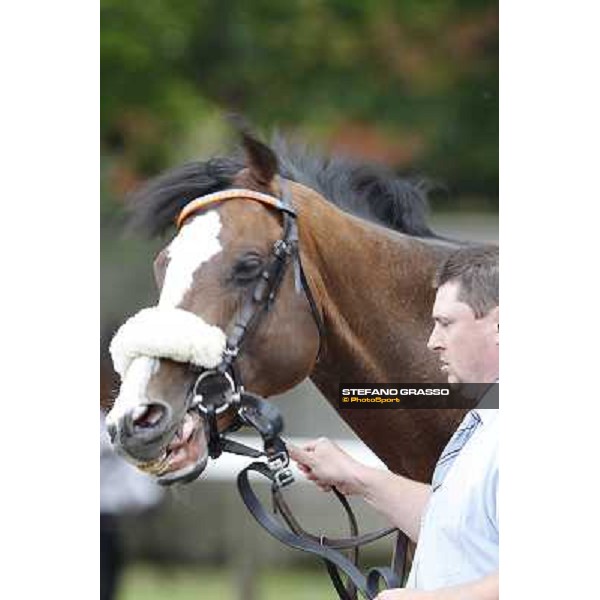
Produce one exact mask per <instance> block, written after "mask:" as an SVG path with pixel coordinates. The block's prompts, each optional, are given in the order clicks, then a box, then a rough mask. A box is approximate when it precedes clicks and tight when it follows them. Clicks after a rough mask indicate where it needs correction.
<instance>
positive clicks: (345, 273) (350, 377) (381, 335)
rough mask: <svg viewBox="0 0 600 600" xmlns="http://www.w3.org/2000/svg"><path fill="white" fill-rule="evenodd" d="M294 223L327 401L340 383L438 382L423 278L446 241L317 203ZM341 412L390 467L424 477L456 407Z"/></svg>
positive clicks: (315, 375) (317, 373) (317, 378)
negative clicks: (320, 327) (319, 317)
mask: <svg viewBox="0 0 600 600" xmlns="http://www.w3.org/2000/svg"><path fill="white" fill-rule="evenodd" d="M299 225H300V231H301V235H302V240H301V247H302V248H303V249H304V251H303V261H304V266H305V270H306V272H307V277H308V279H309V281H310V285H311V288H312V289H313V292H314V293H315V295H316V297H317V298H318V301H319V303H320V306H321V308H322V310H323V318H324V322H325V328H326V336H325V339H324V340H323V352H322V356H321V358H320V360H319V363H318V364H317V365H316V367H315V369H314V370H313V372H312V373H311V379H312V380H313V381H314V383H315V384H316V385H317V387H318V388H319V389H320V390H321V392H322V393H323V394H324V395H325V397H326V398H327V399H328V400H329V402H330V403H331V404H332V405H333V406H334V408H335V409H336V410H338V409H339V405H338V402H339V400H338V395H339V393H338V387H339V385H340V383H342V382H348V383H350V382H354V383H358V382H365V383H390V382H398V383H402V382H405V383H419V382H436V381H440V382H441V381H445V379H444V378H443V376H442V373H441V372H440V369H439V364H438V363H437V361H436V360H435V357H434V356H433V355H432V354H431V353H430V352H429V351H428V350H427V347H426V343H427V338H428V336H429V333H430V330H431V326H432V322H431V306H432V303H433V298H434V291H433V289H432V286H431V282H432V277H433V274H434V271H435V268H436V266H437V264H438V262H439V260H440V259H441V257H442V256H443V255H445V254H447V253H448V252H449V251H450V250H451V247H450V246H449V245H444V244H443V243H439V244H438V243H435V242H434V241H431V242H428V241H425V240H419V239H414V238H411V237H409V236H404V235H401V234H397V233H395V232H392V231H389V230H387V229H385V228H383V227H379V226H376V225H373V224H371V223H368V222H366V221H363V220H361V219H358V218H355V217H352V216H349V215H346V214H344V213H342V212H341V211H339V209H337V208H335V207H333V206H331V205H329V204H327V203H324V202H323V203H320V202H315V201H312V204H311V207H310V210H306V211H301V212H300V223H299ZM303 225H304V226H303ZM442 412H445V413H446V414H441V413H442ZM463 412H464V411H463ZM340 414H341V416H342V417H343V418H344V420H345V421H346V422H347V423H348V424H349V425H350V426H351V427H352V429H354V431H355V432H356V433H357V435H358V436H359V437H360V438H361V439H362V440H363V441H364V442H365V443H367V444H368V445H369V446H370V447H371V449H372V450H373V451H374V452H375V453H376V454H377V455H378V456H379V457H380V458H381V459H382V460H383V461H384V462H386V464H387V465H388V466H389V467H390V468H391V469H393V470H395V471H400V472H404V473H406V474H408V475H410V476H412V477H415V478H419V479H426V478H427V477H428V475H429V473H430V472H431V469H432V467H433V465H434V464H435V460H436V458H437V457H438V456H439V452H440V450H441V448H442V447H443V444H444V443H445V441H446V440H447V438H448V437H449V436H450V434H451V432H452V431H453V429H454V427H455V425H456V422H457V420H458V419H459V418H460V416H461V414H462V413H458V414H454V415H453V414H451V412H450V411H427V410H422V409H421V410H416V411H409V410H376V409H374V410H348V409H347V410H344V411H341V412H340Z"/></svg>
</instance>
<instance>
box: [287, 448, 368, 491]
mask: <svg viewBox="0 0 600 600" xmlns="http://www.w3.org/2000/svg"><path fill="white" fill-rule="evenodd" d="M287 448H288V451H289V453H290V457H291V458H292V459H294V460H295V461H296V462H297V463H298V467H299V469H300V470H301V471H302V472H303V473H304V474H305V475H306V477H307V479H309V480H310V481H313V482H314V483H316V484H317V485H318V486H319V487H320V488H321V489H322V490H324V491H326V492H328V491H330V490H331V488H332V487H336V488H337V489H338V490H339V491H340V492H341V493H342V494H346V495H351V494H362V493H363V491H364V490H363V483H362V474H363V472H364V470H365V469H368V467H366V466H365V465H363V464H361V463H359V462H358V461H357V460H354V459H353V458H352V457H351V456H350V455H349V454H347V453H346V452H344V450H342V449H341V448H340V447H339V446H338V445H337V444H335V443H333V442H332V441H331V440H328V439H327V438H319V439H318V440H315V441H313V442H308V443H307V444H305V445H304V446H303V447H302V448H299V447H298V446H294V445H292V444H289V443H288V444H287Z"/></svg>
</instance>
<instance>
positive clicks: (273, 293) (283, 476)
mask: <svg viewBox="0 0 600 600" xmlns="http://www.w3.org/2000/svg"><path fill="white" fill-rule="evenodd" d="M279 182H280V189H281V199H279V198H276V197H274V196H271V195H269V194H264V193H262V192H257V191H254V190H248V189H227V190H223V191H220V192H215V193H213V194H208V195H206V196H202V197H200V198H197V199H195V200H192V201H191V202H190V203H188V204H187V205H186V206H185V207H184V208H183V210H182V211H181V213H180V214H179V217H178V218H177V222H176V223H177V227H178V228H180V227H182V226H183V224H184V222H185V221H186V220H187V219H188V218H189V217H191V216H192V215H195V214H197V213H198V212H199V211H202V210H205V209H206V208H209V207H211V206H213V205H215V204H216V203H219V202H224V201H226V200H230V199H247V200H252V201H256V202H260V203H262V204H263V205H265V206H267V207H269V208H271V209H274V210H277V211H278V212H279V213H280V214H281V215H282V217H283V235H282V237H281V238H280V239H279V240H277V241H276V242H275V243H274V244H273V247H272V250H271V255H270V260H269V262H268V263H267V265H266V266H265V268H264V269H263V271H262V273H261V275H260V278H259V280H258V282H257V283H256V285H255V286H254V288H252V289H251V290H249V291H248V293H247V295H246V297H245V299H244V302H243V304H242V306H241V309H240V310H239V311H238V313H237V314H236V316H235V320H234V323H233V326H232V327H230V328H229V331H230V333H229V335H228V337H227V342H226V348H225V351H224V354H223V359H222V360H221V363H220V364H219V365H218V366H217V367H216V368H215V369H211V370H202V371H201V372H200V373H199V374H198V376H197V378H196V380H195V383H194V385H193V387H192V389H191V392H190V394H189V397H188V401H187V406H188V410H198V411H199V412H200V414H201V415H202V417H203V420H204V423H205V428H206V435H207V438H208V452H209V455H210V457H211V458H213V459H214V458H217V457H219V456H220V455H221V453H223V452H230V453H234V454H242V455H245V456H250V457H252V458H259V457H266V459H267V461H266V463H264V462H253V463H251V464H250V465H249V466H247V467H246V468H245V469H243V470H242V471H241V472H240V473H239V475H238V489H239V491H240V494H241V496H242V500H243V501H244V503H245V505H246V506H247V508H248V509H249V510H250V512H251V513H252V515H253V516H254V518H255V519H256V520H257V521H258V523H259V524H260V525H261V526H262V527H263V528H264V529H266V530H267V531H268V532H269V533H270V534H271V535H273V536H274V537H275V538H277V539H278V540H280V541H281V542H282V543H284V544H286V545H288V546H290V547H292V548H296V549H299V550H304V551H305V552H309V553H311V554H315V555H317V556H319V557H320V558H322V559H323V560H324V561H325V564H326V567H327V570H328V572H329V575H330V577H331V579H332V582H333V584H334V587H335V589H336V591H337V592H338V595H339V597H340V598H341V599H342V600H352V599H354V598H356V593H357V591H359V592H360V593H362V594H363V595H364V596H365V597H366V598H368V599H372V598H375V596H376V595H377V593H378V583H379V579H383V580H384V581H385V583H386V585H387V586H388V587H400V586H401V583H402V576H403V569H404V562H405V556H406V544H407V540H406V537H405V536H404V535H403V534H402V533H401V532H399V531H398V530H397V529H396V528H394V527H390V528H386V529H383V530H380V531H376V532H373V533H370V534H366V535H362V536H359V535H358V527H357V523H356V519H355V518H354V514H353V513H352V509H351V508H350V505H349V504H348V501H347V499H346V498H345V496H344V495H343V494H341V493H340V492H338V490H336V489H335V488H334V492H335V494H336V496H337V497H338V499H339V501H340V502H341V503H342V506H343V507H344V510H345V511H346V513H347V515H348V519H349V522H350V529H351V534H352V537H349V538H343V539H328V538H325V537H324V536H315V535H312V534H310V533H308V532H306V531H305V530H304V529H303V528H302V527H301V526H300V525H299V523H298V521H297V520H296V519H295V518H294V516H293V514H292V511H291V510H290V508H289V506H288V504H287V503H286V501H285V500H284V498H283V495H282V488H284V487H285V486H287V485H289V484H290V483H292V482H293V480H294V478H293V475H292V471H291V469H290V468H289V454H288V451H287V448H286V446H285V443H284V441H283V440H282V439H281V437H280V434H281V432H282V431H283V420H282V418H281V415H280V413H279V411H278V409H277V408H276V407H275V406H274V405H272V404H271V403H269V402H267V401H266V400H264V399H263V398H260V397H259V396H256V395H255V394H251V393H249V392H247V391H246V390H245V389H244V385H243V381H242V378H241V375H240V372H239V369H238V367H237V358H238V357H239V354H240V352H241V350H242V349H243V346H244V343H245V342H246V341H247V339H248V338H249V337H250V336H251V335H252V332H253V331H255V330H256V328H257V326H258V324H259V322H260V320H261V318H262V316H264V315H265V313H267V312H269V311H270V310H271V308H272V307H273V304H274V302H275V300H276V298H277V294H278V291H279V289H280V286H281V283H282V281H283V278H284V276H285V273H286V270H287V267H288V265H290V263H291V264H292V265H293V268H294V282H295V289H296V292H297V293H302V292H303V293H304V294H305V295H306V298H307V300H308V303H309V305H310V308H311V312H312V315H313V318H314V320H315V323H316V326H317V329H318V332H319V350H318V353H317V360H318V358H319V355H320V353H321V349H322V341H323V339H324V333H325V328H324V325H323V320H322V317H321V314H320V312H319V309H318V307H317V304H316V302H315V299H314V297H313V295H312V292H311V290H310V286H309V285H308V282H307V280H306V276H305V274H304V270H303V269H302V264H301V260H300V253H299V239H298V225H297V214H296V211H295V209H294V207H293V204H292V200H291V195H290V193H289V190H288V187H287V183H286V182H285V180H283V179H282V178H279ZM232 408H233V409H235V419H234V421H233V422H232V423H231V424H230V425H228V426H227V428H226V429H225V430H224V431H219V428H218V423H217V421H218V417H219V416H220V415H222V414H223V413H225V412H227V411H229V410H230V409H232ZM242 426H250V427H253V428H254V429H255V430H256V431H257V432H258V433H259V434H260V435H261V438H262V440H263V446H264V450H263V451H260V450H257V449H255V448H251V447H249V446H246V445H245V444H242V443H240V442H237V441H235V440H232V439H229V438H227V437H226V434H228V433H230V432H233V431H236V430H237V429H239V428H240V427H242ZM250 472H254V473H257V474H259V475H262V476H264V477H266V478H268V479H269V480H270V481H271V484H272V486H271V487H272V494H273V505H274V507H275V510H276V512H278V513H279V514H280V515H281V516H282V518H283V520H284V521H285V523H286V524H287V526H288V528H289V529H285V528H284V527H283V526H282V525H281V523H280V522H279V521H277V520H276V519H275V518H273V516H272V515H271V514H269V513H268V512H267V511H266V510H265V509H264V507H263V506H262V504H261V502H260V500H259V499H258V497H257V496H256V494H255V493H254V491H253V490H252V488H251V486H250V483H249V478H248V476H249V473H250ZM196 475H197V473H194V472H191V473H188V474H186V476H185V477H184V478H180V479H179V480H181V479H184V480H189V479H193V478H195V476H196ZM174 481H175V480H170V481H169V480H167V481H166V483H173V482H174ZM393 532H398V538H397V543H396V550H395V553H394V559H393V566H392V568H389V567H383V568H374V569H371V570H370V571H369V572H368V574H367V575H366V576H365V575H363V574H362V573H361V572H360V570H359V569H358V566H357V565H358V547H359V546H361V545H363V544H367V543H370V542H372V541H375V540H377V539H380V538H381V537H383V536H385V535H388V534H390V533H393ZM342 549H353V561H351V560H350V559H349V558H348V557H347V556H345V555H344V554H342V553H341V552H340V550H342ZM340 570H341V571H343V572H344V573H345V574H346V575H347V577H348V581H347V583H346V585H344V583H343V582H342V579H341V576H340V574H339V571H340Z"/></svg>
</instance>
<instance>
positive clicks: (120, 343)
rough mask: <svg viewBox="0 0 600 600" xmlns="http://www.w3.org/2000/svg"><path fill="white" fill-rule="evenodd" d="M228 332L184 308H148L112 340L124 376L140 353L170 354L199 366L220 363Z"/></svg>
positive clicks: (117, 365)
mask: <svg viewBox="0 0 600 600" xmlns="http://www.w3.org/2000/svg"><path fill="white" fill-rule="evenodd" d="M225 342H226V338H225V333H224V332H223V331H222V330H221V329H220V328H219V327H215V326H214V325H209V324H208V323H206V322H204V321H203V320H202V319H201V318H200V317H197V316H196V315H195V314H193V313H191V312H189V311H187V310H182V309H180V308H163V307H158V306H156V307H153V308H144V309H143V310H141V311H140V312H138V313H137V314H136V315H134V316H133V317H131V318H130V319H129V320H128V321H126V322H125V323H124V324H123V325H122V326H121V327H120V328H119V330H118V331H117V333H116V334H115V336H114V337H113V339H112V342H111V344H110V354H111V357H112V360H113V364H114V367H115V371H117V373H119V375H120V376H121V377H124V375H125V373H126V372H127V369H128V368H129V365H130V364H131V362H132V361H133V360H134V359H136V358H137V357H139V356H149V357H152V358H170V359H172V360H175V361H177V362H183V363H191V364H193V365H197V366H199V367H204V368H207V369H212V368H214V367H216V366H217V365H218V364H219V363H220V361H221V357H222V354H223V351H224V350H225Z"/></svg>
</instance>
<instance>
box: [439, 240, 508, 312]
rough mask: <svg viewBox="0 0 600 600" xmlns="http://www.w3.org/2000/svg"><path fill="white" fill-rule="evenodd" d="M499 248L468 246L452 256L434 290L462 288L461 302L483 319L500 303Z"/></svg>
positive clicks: (442, 269)
mask: <svg viewBox="0 0 600 600" xmlns="http://www.w3.org/2000/svg"><path fill="white" fill-rule="evenodd" d="M498 258H499V252H498V246H468V247H466V248H460V250H456V251H455V252H453V253H452V254H451V255H450V256H449V257H448V258H447V259H446V260H445V261H444V262H443V263H442V264H441V265H440V267H439V269H438V271H437V273H436V275H435V279H434V283H433V285H434V287H435V288H436V289H437V288H439V287H440V286H442V285H444V284H445V283H448V282H449V281H456V282H457V283H458V284H459V286H460V287H459V289H458V300H460V301H461V302H464V303H465V304H468V305H469V306H470V307H471V308H472V309H473V312H474V313H475V317H476V318H478V319H480V318H481V317H484V316H485V315H487V314H488V313H489V312H490V310H492V309H493V308H495V307H496V306H498V305H499V303H500V286H499V269H498Z"/></svg>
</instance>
